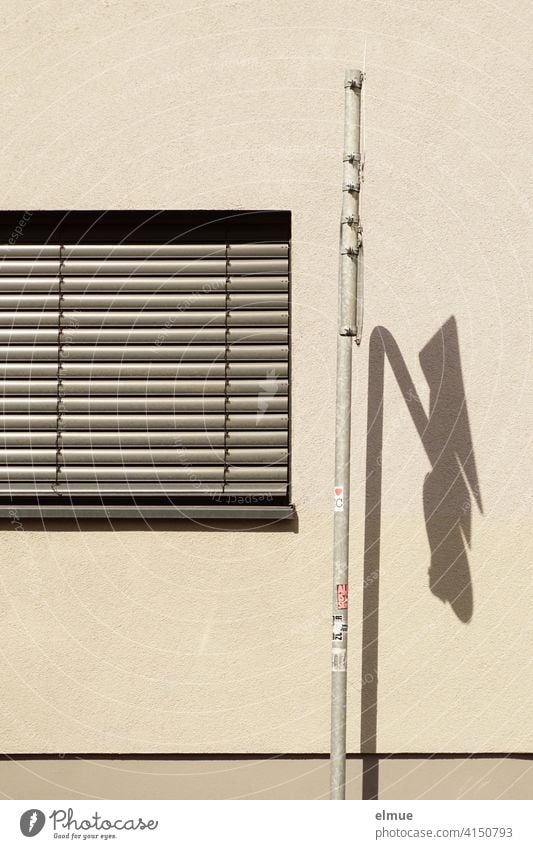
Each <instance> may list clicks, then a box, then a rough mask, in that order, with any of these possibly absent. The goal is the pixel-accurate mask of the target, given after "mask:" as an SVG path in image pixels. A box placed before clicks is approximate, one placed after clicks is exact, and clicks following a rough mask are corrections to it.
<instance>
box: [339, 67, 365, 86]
mask: <svg viewBox="0 0 533 849" xmlns="http://www.w3.org/2000/svg"><path fill="white" fill-rule="evenodd" d="M364 78H365V75H364V74H363V73H362V72H361V71H359V73H358V74H357V76H355V77H351V78H350V79H347V80H346V81H345V83H344V88H355V89H359V88H362V85H363V80H364Z"/></svg>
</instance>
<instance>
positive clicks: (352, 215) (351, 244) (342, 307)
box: [339, 71, 363, 336]
mask: <svg viewBox="0 0 533 849" xmlns="http://www.w3.org/2000/svg"><path fill="white" fill-rule="evenodd" d="M362 83H363V74H362V72H361V71H347V73H346V78H345V81H344V152H343V156H342V163H343V171H342V214H341V232H340V266H339V269H340V272H339V273H340V279H339V333H340V334H341V336H356V335H357V329H356V324H357V315H356V307H357V262H355V261H354V258H355V257H356V256H357V253H358V250H359V242H360V237H359V235H358V233H357V229H356V228H354V227H353V226H352V222H355V221H357V222H359V192H360V190H361V133H360V124H361V86H362Z"/></svg>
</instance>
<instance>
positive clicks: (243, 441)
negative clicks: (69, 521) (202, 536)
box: [0, 241, 289, 500]
mask: <svg viewBox="0 0 533 849" xmlns="http://www.w3.org/2000/svg"><path fill="white" fill-rule="evenodd" d="M288 253H289V247H288V243H281V242H269V243H242V242H241V243H233V244H232V243H229V244H228V243H210V244H203V245H201V244H190V245H187V244H173V245H172V244H171V245H164V244H162V245H158V244H139V243H130V244H118V245H117V244H101V245H97V244H70V245H69V244H53V243H52V241H50V242H48V243H47V244H33V245H29V244H28V245H18V244H15V245H9V244H4V245H3V246H0V292H1V294H0V380H1V384H0V395H1V401H0V403H1V410H0V440H1V446H0V447H1V453H0V491H1V492H3V493H9V494H13V493H19V494H35V495H47V494H66V495H95V494H96V495H99V496H105V495H106V494H109V495H120V494H128V495H133V496H142V495H143V494H148V495H154V494H155V495H157V494H164V495H169V496H174V495H176V496H183V497H186V498H187V499H188V500H194V499H195V498H199V497H202V496H205V495H209V496H213V495H217V494H222V495H223V494H235V495H238V494H270V495H274V496H277V497H282V498H284V497H287V495H288V484H289V477H288V434H289V423H288V364H289V347H288V323H289V322H288V283H289V276H288V275H289V265H288V263H289V257H288Z"/></svg>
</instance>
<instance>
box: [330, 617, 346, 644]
mask: <svg viewBox="0 0 533 849" xmlns="http://www.w3.org/2000/svg"><path fill="white" fill-rule="evenodd" d="M347 631H348V623H347V621H346V619H345V615H344V613H335V614H334V616H333V630H332V633H331V639H332V641H333V642H334V643H335V642H341V643H343V642H344V638H345V634H346V632H347Z"/></svg>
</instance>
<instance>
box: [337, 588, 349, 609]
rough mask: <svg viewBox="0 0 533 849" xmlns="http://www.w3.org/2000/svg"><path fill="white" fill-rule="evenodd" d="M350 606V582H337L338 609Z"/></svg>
mask: <svg viewBox="0 0 533 849" xmlns="http://www.w3.org/2000/svg"><path fill="white" fill-rule="evenodd" d="M347 608H348V584H337V610H347Z"/></svg>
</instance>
